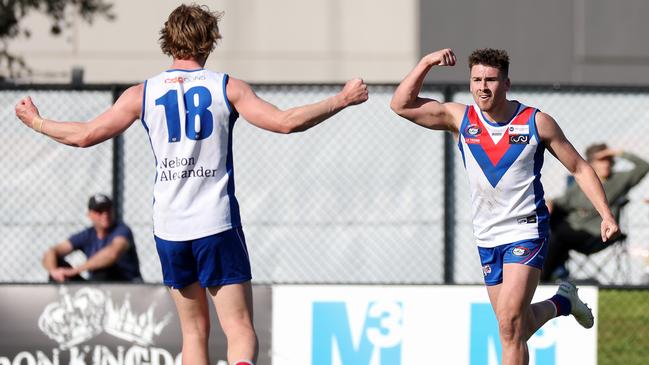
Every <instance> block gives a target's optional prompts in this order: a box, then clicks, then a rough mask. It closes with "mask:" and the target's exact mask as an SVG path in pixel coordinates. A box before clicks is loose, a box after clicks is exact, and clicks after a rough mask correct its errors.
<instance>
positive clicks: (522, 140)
mask: <svg viewBox="0 0 649 365" xmlns="http://www.w3.org/2000/svg"><path fill="white" fill-rule="evenodd" d="M529 143H530V136H529V134H510V135H509V144H529Z"/></svg>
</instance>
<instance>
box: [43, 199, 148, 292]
mask: <svg viewBox="0 0 649 365" xmlns="http://www.w3.org/2000/svg"><path fill="white" fill-rule="evenodd" d="M88 218H89V219H90V221H91V222H92V227H88V228H86V229H84V230H83V231H81V232H78V233H76V234H74V235H72V236H71V237H70V238H68V239H67V240H65V241H63V242H61V243H58V244H57V245H55V246H53V247H51V248H49V249H48V250H47V251H45V254H44V255H43V267H44V268H45V269H46V270H47V272H48V273H49V279H50V281H57V282H60V283H63V282H66V281H77V280H83V278H82V277H81V276H80V275H79V274H80V273H82V272H84V271H87V272H88V274H89V278H88V279H89V280H92V281H130V282H141V281H142V277H141V275H140V264H139V260H138V257H137V252H136V250H135V244H134V240H133V233H132V232H131V229H130V228H129V227H128V226H126V224H124V223H121V222H115V220H114V210H113V202H112V201H111V200H110V198H109V197H107V196H106V195H103V194H96V195H93V196H91V197H90V200H89V201H88ZM75 250H81V251H82V252H83V253H84V254H85V255H86V257H87V261H86V262H84V263H83V264H82V265H79V266H77V267H72V266H71V265H70V264H69V263H68V262H67V261H65V260H64V257H65V256H66V255H68V254H69V253H71V252H72V251H75Z"/></svg>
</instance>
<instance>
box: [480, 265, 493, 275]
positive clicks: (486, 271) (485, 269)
mask: <svg viewBox="0 0 649 365" xmlns="http://www.w3.org/2000/svg"><path fill="white" fill-rule="evenodd" d="M489 274H491V265H485V266H483V267H482V275H483V276H487V275H489Z"/></svg>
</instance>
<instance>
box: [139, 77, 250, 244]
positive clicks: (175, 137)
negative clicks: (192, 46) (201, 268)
mask: <svg viewBox="0 0 649 365" xmlns="http://www.w3.org/2000/svg"><path fill="white" fill-rule="evenodd" d="M227 82H228V75H227V74H222V73H217V72H212V71H209V70H205V69H198V70H168V71H165V72H163V73H161V74H159V75H157V76H155V77H152V78H150V79H148V80H147V81H146V82H145V83H144V96H143V99H144V100H143V104H142V118H141V120H142V125H143V126H144V128H145V129H146V131H147V133H148V135H149V140H150V141H151V148H152V149H153V154H154V157H155V164H156V177H155V185H154V188H153V233H154V234H155V235H156V236H157V237H159V238H162V239H165V240H169V241H186V240H192V239H196V238H201V237H205V236H209V235H213V234H216V233H219V232H223V231H226V230H228V229H231V228H234V227H238V226H240V225H241V222H240V218H239V205H238V203H237V200H236V198H235V196H234V168H233V163H232V129H233V127H234V122H235V120H236V119H237V117H238V113H237V112H236V110H234V109H233V108H232V106H231V105H230V103H229V101H228V98H227V95H226V91H225V90H226V85H227Z"/></svg>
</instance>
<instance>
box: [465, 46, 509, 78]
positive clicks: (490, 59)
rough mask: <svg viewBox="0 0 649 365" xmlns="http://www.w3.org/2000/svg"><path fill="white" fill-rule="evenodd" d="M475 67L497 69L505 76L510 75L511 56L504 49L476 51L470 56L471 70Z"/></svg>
mask: <svg viewBox="0 0 649 365" xmlns="http://www.w3.org/2000/svg"><path fill="white" fill-rule="evenodd" d="M475 65H485V66H491V67H495V68H497V69H499V70H500V71H501V72H502V73H503V76H505V77H507V76H508V75H509V55H507V51H505V50H502V49H493V48H482V49H476V50H475V51H473V53H471V55H470V56H469V69H471V68H472V67H473V66H475Z"/></svg>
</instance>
